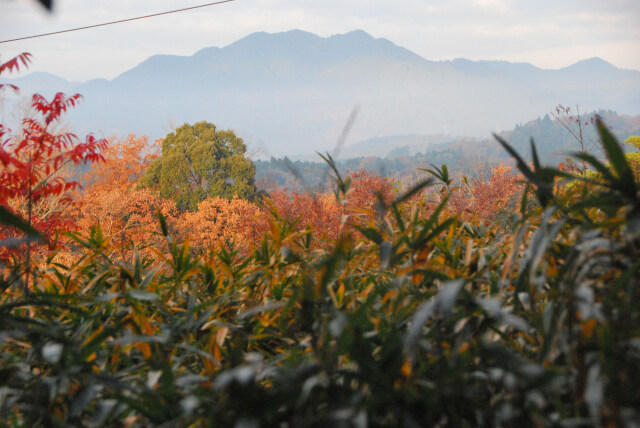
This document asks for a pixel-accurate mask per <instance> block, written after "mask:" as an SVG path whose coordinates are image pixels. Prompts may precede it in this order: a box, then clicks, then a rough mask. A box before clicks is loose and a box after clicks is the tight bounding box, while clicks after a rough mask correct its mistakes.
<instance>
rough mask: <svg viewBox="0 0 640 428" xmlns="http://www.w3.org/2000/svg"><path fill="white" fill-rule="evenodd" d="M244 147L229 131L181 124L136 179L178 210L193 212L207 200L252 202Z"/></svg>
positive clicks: (251, 167)
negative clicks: (215, 198) (218, 198)
mask: <svg viewBox="0 0 640 428" xmlns="http://www.w3.org/2000/svg"><path fill="white" fill-rule="evenodd" d="M246 151H247V146H246V145H245V144H244V142H243V141H242V139H241V138H238V137H237V136H236V135H235V134H234V133H233V131H231V130H226V131H225V130H217V129H216V126H215V125H214V124H212V123H208V122H198V123H196V124H195V125H193V126H191V125H188V124H184V125H182V126H181V127H180V128H178V129H176V131H175V132H172V133H170V134H168V135H167V136H166V138H165V139H164V141H163V142H162V155H161V156H160V157H159V158H158V159H156V160H155V161H154V162H153V163H152V164H151V166H150V167H149V168H148V169H147V171H146V172H145V175H144V176H143V177H142V179H141V180H140V187H149V188H153V189H157V190H159V191H160V194H161V195H162V196H163V197H165V198H169V199H173V200H175V202H176V205H177V206H178V208H180V209H181V210H188V209H189V210H195V209H196V208H197V206H198V203H200V202H201V201H203V200H205V199H206V198H208V197H214V196H221V197H225V198H228V199H230V198H232V197H233V196H234V195H238V196H239V197H241V198H243V199H249V200H251V199H253V198H254V197H255V195H256V187H255V184H254V176H255V166H254V164H253V162H251V160H250V159H249V158H247V157H246Z"/></svg>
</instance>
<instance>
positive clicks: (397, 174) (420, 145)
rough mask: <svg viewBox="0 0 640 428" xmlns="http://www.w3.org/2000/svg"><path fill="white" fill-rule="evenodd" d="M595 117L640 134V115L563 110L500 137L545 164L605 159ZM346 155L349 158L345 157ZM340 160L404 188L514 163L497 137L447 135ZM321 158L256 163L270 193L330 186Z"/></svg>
mask: <svg viewBox="0 0 640 428" xmlns="http://www.w3.org/2000/svg"><path fill="white" fill-rule="evenodd" d="M574 110H577V109H576V108H574ZM578 117H580V118H578ZM596 117H600V118H601V119H602V120H603V121H604V122H605V123H607V125H608V126H609V127H610V130H611V131H612V132H614V133H615V134H616V135H618V136H619V138H620V139H622V140H626V139H627V138H629V137H630V136H633V135H640V116H628V115H619V114H617V113H615V112H612V111H603V110H601V111H598V112H595V111H594V112H587V113H583V114H580V113H579V111H575V112H574V111H572V109H571V108H565V107H562V106H559V107H558V108H557V109H555V110H554V111H552V112H551V114H547V115H545V116H544V117H543V118H538V119H536V120H532V121H530V122H527V123H524V124H518V125H517V126H516V127H515V128H514V129H512V130H509V131H503V132H501V133H500V134H499V135H500V136H501V137H503V138H506V139H508V140H509V142H510V143H511V144H512V145H513V147H515V148H516V149H517V150H518V151H519V152H521V153H523V156H524V157H525V158H527V159H529V153H528V149H529V144H530V141H531V139H533V140H534V141H535V142H536V146H537V148H538V155H539V156H540V159H542V160H543V161H545V162H548V163H550V164H555V165H557V164H559V163H560V162H562V161H564V160H565V159H566V158H567V157H569V155H570V154H571V153H572V152H578V151H581V150H586V151H588V152H590V153H594V154H595V155H596V156H602V155H603V153H602V151H601V150H600V149H599V147H600V142H599V141H600V139H599V136H598V134H597V131H596V127H595V125H594V122H595V118H596ZM443 140H444V141H443ZM581 142H582V143H581ZM403 144H404V145H403ZM369 146H371V148H370V149H369V148H368V147H369ZM352 147H353V148H352ZM371 152H374V153H375V152H378V153H382V154H383V155H382V156H372V155H368V156H359V157H351V158H350V157H348V156H349V155H350V154H354V153H356V154H358V153H371ZM343 153H346V155H342V154H343ZM337 156H338V157H337V159H336V165H337V166H338V168H339V170H340V171H341V172H342V173H346V172H347V171H358V170H360V169H365V170H367V171H370V172H373V173H376V174H378V175H380V176H385V177H391V178H393V179H395V180H396V181H398V182H402V183H409V182H411V181H412V180H415V179H418V178H420V177H421V176H422V175H424V174H423V173H422V172H421V169H428V168H431V166H432V165H438V166H439V165H442V164H446V165H447V166H448V167H449V169H450V170H451V171H452V173H453V174H454V176H456V177H457V176H458V175H464V176H467V177H476V176H477V175H478V174H486V173H488V172H489V171H490V170H491V169H492V168H493V167H496V166H498V165H500V164H501V163H507V164H508V163H509V162H510V160H509V159H510V158H509V155H508V153H506V152H505V151H504V150H503V149H502V148H501V147H500V145H499V144H498V143H497V142H496V141H495V139H494V138H487V139H477V138H469V137H466V138H458V139H452V140H451V141H449V142H446V138H445V137H442V136H417V135H414V136H397V137H393V136H391V137H387V138H379V139H375V140H367V141H364V142H361V143H357V144H354V145H352V146H347V147H345V148H343V149H342V150H340V151H339V152H338V154H337ZM316 159H317V161H316V162H313V161H310V160H305V161H302V160H291V159H289V158H288V157H285V158H274V157H272V158H271V159H270V160H268V161H266V160H256V180H257V181H258V183H260V185H261V186H263V187H264V188H265V189H266V188H268V187H269V186H270V185H274V184H275V185H278V186H282V187H287V188H294V187H296V188H317V187H318V186H322V185H324V186H326V185H327V184H328V183H329V176H328V174H327V172H328V167H327V165H326V163H324V162H322V159H321V158H320V156H316ZM529 160H531V159H529Z"/></svg>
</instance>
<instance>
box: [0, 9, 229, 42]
mask: <svg viewBox="0 0 640 428" xmlns="http://www.w3.org/2000/svg"><path fill="white" fill-rule="evenodd" d="M232 1H235V0H220V1H216V2H213V3H206V4H201V5H198V6H191V7H185V8H183V9H176V10H169V11H166V12H160V13H153V14H151V15H144V16H137V17H135V18H128V19H120V20H118V21H111V22H105V23H103V24H95V25H87V26H85V27H78V28H70V29H68V30H62V31H54V32H53V33H44V34H37V35H35V36H27V37H20V38H17V39H10V40H2V41H0V43H9V42H17V41H19V40H27V39H35V38H36V37H45V36H53V35H54V34H62V33H70V32H72V31H79V30H86V29H88V28H96V27H104V26H105V25H113V24H120V23H122V22H129V21H136V20H139V19H146V18H153V17H154V16H160V15H169V14H170V13H178V12H184V11H185V10H192V9H199V8H201V7H208V6H215V5H218V4H222V3H230V2H232Z"/></svg>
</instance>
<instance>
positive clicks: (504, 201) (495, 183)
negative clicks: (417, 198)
mask: <svg viewBox="0 0 640 428" xmlns="http://www.w3.org/2000/svg"><path fill="white" fill-rule="evenodd" d="M521 191H522V186H521V184H520V183H519V182H518V175H516V174H515V173H514V172H513V168H512V167H510V166H507V165H503V164H500V165H498V166H496V167H494V168H492V169H491V172H490V174H489V177H488V178H485V177H480V178H478V179H476V180H474V181H473V182H471V183H470V184H469V185H468V186H466V188H458V189H457V191H455V192H454V194H453V195H452V198H451V203H450V207H451V208H452V209H453V211H454V212H456V213H457V214H460V215H462V217H463V218H464V219H469V218H471V217H475V218H477V219H479V220H480V221H482V222H484V223H485V224H488V223H490V222H492V221H493V220H495V218H496V216H497V215H499V214H501V213H502V212H504V211H505V210H506V209H507V208H508V205H509V204H510V203H514V202H517V201H514V198H517V197H518V195H519V194H520V193H521Z"/></svg>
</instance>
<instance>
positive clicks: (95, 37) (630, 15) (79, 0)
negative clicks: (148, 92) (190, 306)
mask: <svg viewBox="0 0 640 428" xmlns="http://www.w3.org/2000/svg"><path fill="white" fill-rule="evenodd" d="M54 1H55V11H54V13H52V14H48V13H46V12H45V11H44V9H43V8H42V7H41V6H39V5H38V4H37V2H36V1H35V0H0V40H6V39H12V38H17V37H23V36H29V35H34V34H40V33H45V32H52V31H58V30H64V29H67V28H72V27H79V26H84V25H91V24H99V23H102V22H106V21H112V20H117V19H124V18H131V17H135V16H139V15H146V14H151V13H156V12H162V11H166V10H171V9H178V8H184V7H188V6H194V5H198V4H203V3H207V2H208V1H207V0H183V1H175V0H173V1H172V0H135V1H134V0H110V1H105V0H54ZM209 1H211V0H209ZM291 29H302V30H306V31H310V32H313V33H316V34H318V35H320V36H325V37H326V36H330V35H333V34H337V33H346V32H348V31H351V30H354V29H362V30H365V31H367V32H368V33H370V34H371V35H373V36H374V37H384V38H386V39H389V40H391V41H392V42H394V43H395V44H397V45H400V46H403V47H406V48H408V49H410V50H412V51H414V52H415V53H417V54H419V55H421V56H423V57H425V58H427V59H430V60H445V59H453V58H459V57H465V58H470V59H475V60H477V59H492V60H493V59H495V60H507V61H516V62H530V63H532V64H534V65H536V66H539V67H542V68H561V67H565V66H567V65H570V64H572V63H574V62H576V61H579V60H581V59H586V58H591V57H595V56H598V57H601V58H603V59H605V60H607V61H609V62H611V63H612V64H614V65H616V66H618V67H622V68H627V69H636V70H640V0H598V1H596V0H564V1H557V0H531V1H527V0H467V1H463V0H235V1H234V2H231V3H226V4H222V5H219V6H212V7H208V8H202V9H196V10H194V11H188V12H183V13H179V14H172V15H165V16H161V17H157V18H151V19H146V20H142V21H134V22H130V23H124V24H118V25H113V26H107V27H102V28H97V29H90V30H85V31H78V32H73V33H67V34H62V35H56V36H49V37H44V38H39V39H32V40H27V41H21V42H13V43H0V60H7V59H9V58H11V57H13V56H15V55H16V54H17V53H20V52H30V53H32V54H33V56H34V60H33V63H32V65H31V68H30V70H31V71H36V70H37V71H48V72H51V73H54V74H58V75H60V76H62V77H65V78H67V79H70V80H88V79H92V78H99V77H102V78H108V79H112V78H114V77H116V76H117V75H118V74H120V73H122V72H124V71H126V70H128V69H129V68H131V67H133V66H135V65H136V64H138V63H140V62H141V61H143V60H144V59H146V58H147V57H149V56H151V55H154V54H160V53H164V54H179V55H192V54H193V53H195V52H196V51H198V50H199V49H202V48H204V47H208V46H220V47H222V46H225V45H227V44H229V43H232V42H234V41H235V40H238V39H240V38H242V37H244V36H246V35H248V34H250V33H253V32H256V31H267V32H280V31H287V30H291ZM13 76H15V74H13Z"/></svg>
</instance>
